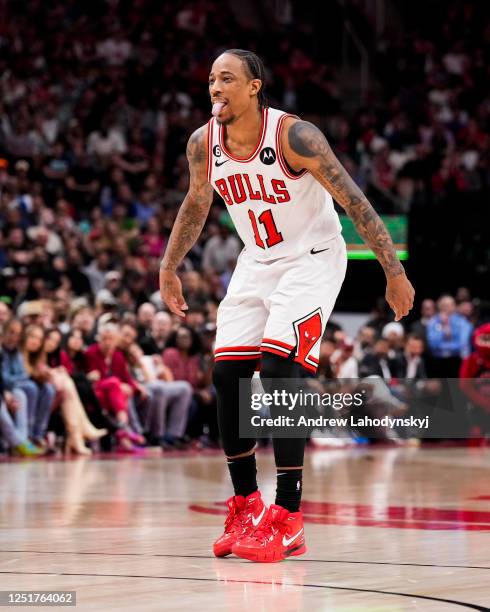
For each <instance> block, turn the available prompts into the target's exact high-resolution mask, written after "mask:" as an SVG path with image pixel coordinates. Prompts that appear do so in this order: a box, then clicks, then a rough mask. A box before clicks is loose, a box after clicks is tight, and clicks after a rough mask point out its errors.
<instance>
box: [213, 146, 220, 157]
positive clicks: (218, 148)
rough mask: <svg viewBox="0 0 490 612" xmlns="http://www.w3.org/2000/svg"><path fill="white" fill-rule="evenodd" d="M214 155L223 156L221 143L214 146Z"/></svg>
mask: <svg viewBox="0 0 490 612" xmlns="http://www.w3.org/2000/svg"><path fill="white" fill-rule="evenodd" d="M213 155H214V156H215V157H221V148H220V146H219V145H214V147H213Z"/></svg>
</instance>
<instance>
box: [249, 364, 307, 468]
mask: <svg viewBox="0 0 490 612" xmlns="http://www.w3.org/2000/svg"><path fill="white" fill-rule="evenodd" d="M301 371H302V366H301V365H300V364H299V363H296V362H295V361H294V355H293V353H291V354H290V355H289V357H288V358H287V359H285V358H284V357H279V356H278V355H274V354H272V353H263V354H262V363H261V366H260V378H261V380H262V386H263V387H264V391H265V392H266V393H273V392H274V391H275V390H278V391H282V390H283V389H284V390H286V391H287V392H289V393H295V392H298V391H299V388H300V386H299V384H298V382H297V379H299V378H300V377H301ZM276 379H280V380H276ZM270 414H271V417H273V418H274V417H276V416H279V415H284V416H290V413H289V412H288V409H287V407H285V406H275V405H274V404H273V405H271V406H270ZM272 442H273V446H274V458H275V460H276V465H277V466H279V467H299V466H302V465H303V458H304V452H305V444H306V439H305V438H281V437H274V436H273V440H272Z"/></svg>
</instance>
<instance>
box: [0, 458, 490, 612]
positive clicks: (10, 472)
mask: <svg viewBox="0 0 490 612" xmlns="http://www.w3.org/2000/svg"><path fill="white" fill-rule="evenodd" d="M258 462H259V482H260V486H261V489H262V492H263V495H264V498H265V499H266V501H267V502H271V501H273V495H274V487H275V483H274V480H273V475H274V465H273V459H272V456H271V455H270V454H269V453H263V454H260V455H259V457H258ZM229 494H230V486H229V481H228V476H227V471H226V465H225V463H224V461H223V459H222V457H221V456H220V455H219V454H208V455H175V456H164V457H150V458H143V457H141V458H140V457H139V458H131V457H125V458H117V459H112V458H109V459H104V458H101V459H96V458H92V459H74V460H70V461H42V460H41V461H39V460H38V461H12V462H4V463H0V501H1V504H0V590H40V589H42V590H49V589H57V590H61V589H63V590H76V591H77V609H81V610H179V611H182V610H200V611H207V610H233V611H241V610H253V611H254V612H255V611H262V610H263V611H267V612H269V611H271V610H274V611H275V610H278V611H284V612H286V611H293V610H294V611H296V610H308V612H313V611H316V610H327V611H335V612H337V611H338V612H354V611H369V612H380V611H383V612H384V611H386V612H398V611H405V610H423V611H424V612H425V611H428V612H430V611H436V610H437V611H441V612H446V611H450V610H458V609H462V610H464V609H467V610H469V609H471V610H487V609H488V608H487V606H488V605H490V451H489V450H488V449H463V448H445V449H418V448H412V449H409V448H405V449H355V450H352V449H349V450H329V451H321V452H320V451H316V452H313V453H310V454H309V455H308V457H307V464H306V474H305V479H304V505H303V508H304V513H305V519H306V523H305V530H306V537H307V545H308V549H309V550H308V553H307V555H305V556H303V557H299V558H296V559H289V560H287V561H285V562H283V563H279V564H260V565H259V564H253V563H250V562H247V561H243V560H240V559H237V558H231V557H230V558H228V559H215V558H214V557H213V556H212V552H211V544H212V541H213V539H214V538H215V537H216V536H217V535H218V534H219V532H220V529H221V526H222V520H223V516H224V513H225V507H224V505H223V502H224V500H225V499H226V497H227V496H228V495H229ZM44 609H46V608H44ZM47 609H49V608H47Z"/></svg>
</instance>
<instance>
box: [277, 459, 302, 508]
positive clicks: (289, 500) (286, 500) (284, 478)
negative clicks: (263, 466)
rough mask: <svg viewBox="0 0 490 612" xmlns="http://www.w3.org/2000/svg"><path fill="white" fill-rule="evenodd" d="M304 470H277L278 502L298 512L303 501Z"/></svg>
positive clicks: (279, 504)
mask: <svg viewBox="0 0 490 612" xmlns="http://www.w3.org/2000/svg"><path fill="white" fill-rule="evenodd" d="M302 479H303V470H284V469H283V470H280V469H279V468H278V470H277V488H276V504H277V505H278V506H282V507H283V508H286V510H289V512H298V510H299V505H300V503H301V493H302V489H303V485H302Z"/></svg>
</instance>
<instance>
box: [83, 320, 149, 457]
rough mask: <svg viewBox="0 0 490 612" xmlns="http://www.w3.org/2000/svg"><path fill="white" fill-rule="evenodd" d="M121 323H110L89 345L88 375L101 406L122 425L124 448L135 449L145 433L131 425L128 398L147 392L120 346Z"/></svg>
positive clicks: (141, 442)
mask: <svg viewBox="0 0 490 612" xmlns="http://www.w3.org/2000/svg"><path fill="white" fill-rule="evenodd" d="M119 333H120V331H119V326H118V325H116V324H115V323H107V324H105V325H103V326H102V328H101V329H100V330H99V333H98V342H97V344H92V346H89V348H88V349H87V351H86V353H85V357H86V361H87V363H86V371H87V376H88V377H89V379H91V380H92V381H93V383H94V390H95V394H96V396H97V399H98V400H99V402H100V404H101V406H102V407H103V408H104V409H106V410H107V411H109V412H113V413H114V414H115V417H116V420H117V423H118V425H119V429H118V431H117V432H116V436H117V438H118V441H119V442H120V444H121V446H122V449H124V450H132V449H133V443H136V444H141V445H142V444H144V442H145V440H144V438H143V436H141V435H140V434H137V433H135V432H133V431H132V430H131V428H130V426H129V417H128V410H129V405H128V404H129V400H130V398H132V397H134V396H135V395H137V394H141V393H143V394H144V390H143V391H142V390H141V385H139V383H137V382H136V381H135V380H134V379H133V378H132V377H131V375H130V374H129V370H128V364H127V362H126V358H125V357H124V355H123V353H122V352H121V351H120V350H118V349H117V345H118V342H119Z"/></svg>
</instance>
